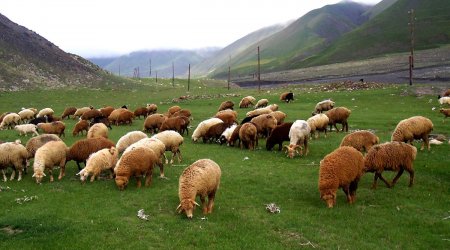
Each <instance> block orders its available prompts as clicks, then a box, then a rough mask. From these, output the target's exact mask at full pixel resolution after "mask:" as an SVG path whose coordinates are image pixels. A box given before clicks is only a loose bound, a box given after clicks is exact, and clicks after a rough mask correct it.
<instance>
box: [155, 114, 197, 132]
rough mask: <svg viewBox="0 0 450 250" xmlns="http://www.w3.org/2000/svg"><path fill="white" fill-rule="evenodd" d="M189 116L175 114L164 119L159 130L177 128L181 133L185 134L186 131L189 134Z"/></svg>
mask: <svg viewBox="0 0 450 250" xmlns="http://www.w3.org/2000/svg"><path fill="white" fill-rule="evenodd" d="M189 123H190V121H189V118H187V117H186V116H175V117H169V118H167V119H165V120H164V121H163V123H162V124H161V127H160V128H159V131H160V132H162V131H165V130H175V131H177V132H178V133H180V134H183V133H184V131H186V132H187V134H189V130H188V126H189Z"/></svg>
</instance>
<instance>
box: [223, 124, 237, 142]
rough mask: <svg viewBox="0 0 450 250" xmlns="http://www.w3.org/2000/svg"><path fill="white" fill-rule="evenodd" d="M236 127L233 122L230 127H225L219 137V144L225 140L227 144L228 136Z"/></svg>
mask: <svg viewBox="0 0 450 250" xmlns="http://www.w3.org/2000/svg"><path fill="white" fill-rule="evenodd" d="M236 127H237V125H236V124H233V125H231V127H229V128H227V129H225V131H223V133H222V135H221V136H220V138H219V141H220V144H221V145H222V144H224V143H225V142H227V145H229V143H228V141H229V140H230V137H231V135H232V134H233V132H234V130H235V129H236Z"/></svg>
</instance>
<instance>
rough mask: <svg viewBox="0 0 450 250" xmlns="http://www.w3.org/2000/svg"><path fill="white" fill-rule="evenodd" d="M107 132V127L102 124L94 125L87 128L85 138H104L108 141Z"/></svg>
mask: <svg viewBox="0 0 450 250" xmlns="http://www.w3.org/2000/svg"><path fill="white" fill-rule="evenodd" d="M108 132H109V130H108V127H107V126H106V125H105V124H104V123H101V122H100V123H95V124H94V125H92V126H91V127H90V128H89V130H88V132H87V136H86V138H88V139H89V138H97V137H104V138H106V139H108Z"/></svg>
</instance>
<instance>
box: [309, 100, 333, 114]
mask: <svg viewBox="0 0 450 250" xmlns="http://www.w3.org/2000/svg"><path fill="white" fill-rule="evenodd" d="M334 105H335V102H333V101H332V100H331V99H328V100H323V101H321V102H318V103H317V104H316V107H315V108H314V111H313V112H312V115H316V114H320V113H322V112H324V111H328V110H331V109H332V108H334Z"/></svg>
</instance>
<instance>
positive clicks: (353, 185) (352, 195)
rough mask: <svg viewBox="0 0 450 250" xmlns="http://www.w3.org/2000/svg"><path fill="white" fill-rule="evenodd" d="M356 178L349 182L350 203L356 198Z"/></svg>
mask: <svg viewBox="0 0 450 250" xmlns="http://www.w3.org/2000/svg"><path fill="white" fill-rule="evenodd" d="M358 181H359V179H358V180H354V181H352V182H351V183H350V198H351V203H354V202H355V200H356V189H358Z"/></svg>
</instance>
